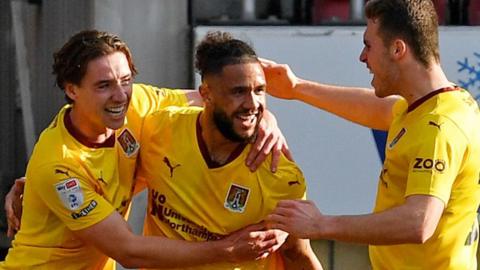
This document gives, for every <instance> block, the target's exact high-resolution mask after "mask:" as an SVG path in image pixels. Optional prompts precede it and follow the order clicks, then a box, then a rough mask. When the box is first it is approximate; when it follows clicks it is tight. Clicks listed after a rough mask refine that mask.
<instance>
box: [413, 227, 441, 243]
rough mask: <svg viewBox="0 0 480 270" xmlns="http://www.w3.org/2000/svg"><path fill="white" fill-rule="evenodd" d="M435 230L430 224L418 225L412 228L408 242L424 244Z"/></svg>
mask: <svg viewBox="0 0 480 270" xmlns="http://www.w3.org/2000/svg"><path fill="white" fill-rule="evenodd" d="M434 232H435V228H432V226H426V225H423V224H422V225H420V226H417V227H416V228H414V229H413V230H412V234H411V236H410V238H411V239H410V240H411V241H409V242H411V243H413V244H425V243H426V242H427V241H428V240H429V239H430V238H431V237H432V235H433V233H434Z"/></svg>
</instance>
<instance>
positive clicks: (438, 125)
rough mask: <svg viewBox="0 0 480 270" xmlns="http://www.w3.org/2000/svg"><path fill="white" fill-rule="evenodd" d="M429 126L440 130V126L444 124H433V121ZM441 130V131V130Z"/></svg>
mask: <svg viewBox="0 0 480 270" xmlns="http://www.w3.org/2000/svg"><path fill="white" fill-rule="evenodd" d="M428 124H429V125H430V126H434V127H437V128H438V129H440V126H441V125H442V124H443V123H441V124H437V123H435V122H433V121H429V122H428ZM440 130H441V129H440Z"/></svg>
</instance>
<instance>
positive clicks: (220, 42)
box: [195, 31, 258, 78]
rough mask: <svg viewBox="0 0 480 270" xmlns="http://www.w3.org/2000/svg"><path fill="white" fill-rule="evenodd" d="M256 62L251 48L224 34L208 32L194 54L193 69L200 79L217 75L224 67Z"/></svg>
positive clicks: (256, 58)
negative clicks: (208, 75) (209, 75)
mask: <svg viewBox="0 0 480 270" xmlns="http://www.w3.org/2000/svg"><path fill="white" fill-rule="evenodd" d="M249 62H258V57H257V54H256V53H255V51H254V50H253V48H252V46H250V45H249V44H247V43H246V42H244V41H241V40H239V39H235V38H233V36H232V35H231V34H230V33H226V32H220V31H215V32H208V33H207V35H206V36H205V38H204V39H203V40H202V41H201V42H200V44H198V46H197V47H196V52H195V68H196V70H197V71H198V72H199V73H200V75H201V76H202V78H203V77H204V76H205V75H207V74H217V73H219V72H221V71H222V69H223V67H224V66H226V65H232V64H240V63H249Z"/></svg>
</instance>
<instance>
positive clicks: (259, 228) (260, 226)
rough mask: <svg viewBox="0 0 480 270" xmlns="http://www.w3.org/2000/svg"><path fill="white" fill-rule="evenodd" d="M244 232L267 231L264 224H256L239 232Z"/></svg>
mask: <svg viewBox="0 0 480 270" xmlns="http://www.w3.org/2000/svg"><path fill="white" fill-rule="evenodd" d="M242 230H245V231H263V230H265V224H264V223H263V222H260V223H255V224H252V225H248V226H246V227H245V228H243V229H240V230H239V231H242Z"/></svg>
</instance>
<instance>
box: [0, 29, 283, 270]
mask: <svg viewBox="0 0 480 270" xmlns="http://www.w3.org/2000/svg"><path fill="white" fill-rule="evenodd" d="M53 70H54V74H55V75H56V82H57V85H58V86H59V87H60V88H61V89H62V90H63V91H64V92H65V95H66V98H67V100H68V101H69V104H68V105H66V106H65V107H63V108H62V109H61V110H60V112H59V113H58V115H57V116H56V117H55V119H54V120H53V122H52V123H51V124H50V126H49V127H48V128H47V129H45V130H44V131H43V132H42V134H41V136H40V138H39V141H38V142H37V144H36V146H35V149H34V152H33V154H32V156H31V159H30V161H29V164H28V168H27V173H26V176H27V179H28V180H27V181H26V184H25V193H24V201H23V203H24V207H23V216H22V224H21V228H20V230H19V232H18V233H17V234H16V236H15V239H14V241H13V242H12V248H11V249H10V250H9V252H8V255H7V257H6V260H5V262H3V263H1V264H0V268H2V269H31V268H35V269H62V268H63V269H112V267H113V266H112V265H107V266H106V265H105V264H106V261H107V259H108V257H107V256H109V257H112V258H114V259H115V260H117V261H118V262H120V263H121V264H122V265H124V266H127V267H174V266H190V265H197V264H203V263H210V262H217V261H240V260H245V259H255V258H262V257H264V256H266V255H268V253H269V252H271V251H273V248H275V245H277V244H278V242H281V240H278V239H277V233H276V232H275V231H257V230H260V229H261V228H262V226H260V225H256V226H251V227H249V228H246V229H243V230H240V231H238V232H236V233H234V234H233V235H231V236H229V237H226V238H222V239H219V240H218V241H210V242H200V243H193V242H187V241H177V240H171V239H167V238H165V237H141V236H136V235H134V234H133V233H132V232H131V231H130V229H129V227H128V225H127V223H126V222H125V220H124V217H125V215H126V213H127V211H128V206H129V204H130V200H131V198H132V193H133V188H134V172H135V166H136V160H137V157H138V155H139V151H140V148H141V147H142V145H143V142H142V141H140V138H141V127H142V125H143V122H144V118H145V117H146V116H147V115H149V114H151V113H152V112H154V111H157V110H159V109H161V108H163V107H165V106H170V105H178V106H184V105H187V98H186V95H185V92H183V91H179V90H177V91H174V90H166V89H158V88H154V87H151V86H146V85H140V84H136V85H133V87H132V82H133V78H134V76H135V74H136V68H135V65H134V64H133V60H132V55H131V54H130V51H129V49H128V47H127V45H126V44H125V43H124V42H123V41H122V40H120V39H119V38H118V37H117V36H115V35H112V34H109V33H105V32H98V31H95V30H91V31H83V32H80V33H78V34H76V35H74V36H73V37H72V38H71V39H70V40H69V41H68V42H67V43H66V44H65V45H64V46H63V47H62V48H61V49H60V50H59V51H58V52H57V53H55V54H54V65H53ZM159 139H161V138H159Z"/></svg>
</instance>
